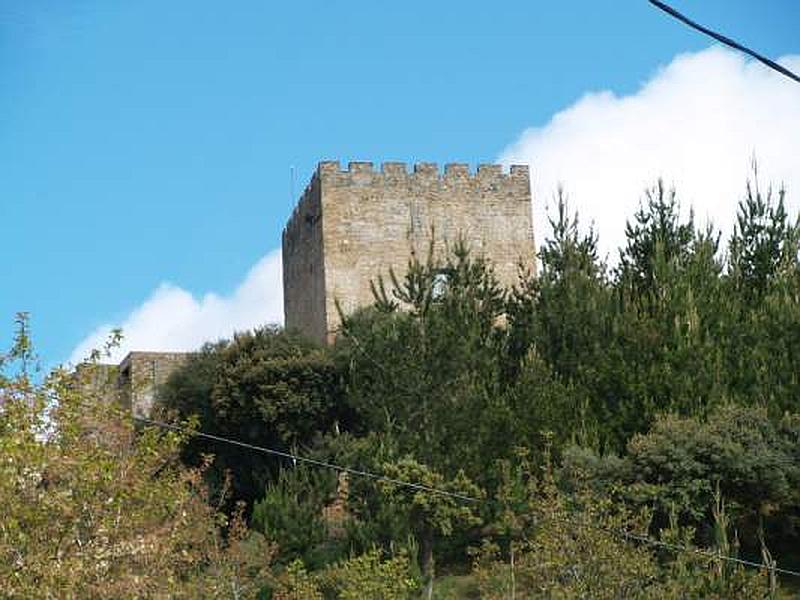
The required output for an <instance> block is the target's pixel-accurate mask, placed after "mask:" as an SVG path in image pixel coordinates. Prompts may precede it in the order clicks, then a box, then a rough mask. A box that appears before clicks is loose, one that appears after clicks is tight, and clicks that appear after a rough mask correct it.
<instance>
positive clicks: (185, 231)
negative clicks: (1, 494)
mask: <svg viewBox="0 0 800 600" xmlns="http://www.w3.org/2000/svg"><path fill="white" fill-rule="evenodd" d="M673 4H674V6H676V8H678V9H680V10H683V11H685V12H687V13H688V14H690V15H691V16H693V17H694V18H696V19H697V20H699V21H701V22H703V23H706V24H709V25H713V26H714V27H715V28H717V29H719V30H721V31H724V32H725V33H727V34H728V35H731V36H732V37H735V38H737V39H740V40H742V41H744V42H746V43H748V44H750V45H751V46H753V47H756V48H758V49H759V50H760V51H762V52H763V53H765V54H767V55H769V56H771V57H781V56H786V55H797V54H800V36H798V35H797V31H798V29H800V4H799V3H797V2H795V1H793V0H786V1H779V0H773V1H771V2H752V1H749V0H738V1H731V0H727V1H722V0H719V1H717V0H705V1H703V2H690V1H688V0H682V1H678V0H675V1H674V3H673ZM708 46H710V43H709V40H707V39H706V38H704V37H702V36H701V35H700V34H697V33H695V32H692V31H690V30H688V29H687V28H686V27H684V26H682V25H680V24H678V23H677V22H675V21H674V20H672V19H670V18H668V17H667V16H666V15H664V14H663V13H661V12H659V11H657V10H656V9H654V8H653V7H651V6H650V5H649V4H648V3H647V2H646V1H645V0H618V1H617V0H615V1H610V0H609V1H603V2H591V1H588V0H581V1H568V0H562V1H561V2H539V1H531V0H526V1H524V2H523V1H520V2H516V1H511V2H506V3H502V4H501V3H495V4H491V3H486V2H480V3H479V2H465V1H460V2H436V3H432V2H392V3H382V2H375V1H373V2H356V1H350V2H338V1H327V2H292V3H288V2H280V3H278V2H266V1H264V0H262V1H254V0H249V1H248V0H241V1H239V2H235V3H221V2H206V1H198V0H192V1H191V2H189V1H182V0H172V1H170V2H163V1H158V2H156V1H150V0H140V1H138V2H121V1H111V0H103V1H99V0H97V1H89V0H72V1H70V2H62V1H56V0H19V1H15V0H4V1H3V2H2V3H1V4H0V73H1V74H2V79H0V81H1V82H2V83H1V84H0V86H1V87H0V181H2V195H0V323H4V324H3V325H0V342H2V341H6V340H8V339H9V338H10V335H11V330H12V320H13V315H14V313H15V312H16V311H20V310H24V311H29V312H30V313H31V315H32V322H33V326H34V332H35V338H36V341H37V345H38V347H39V351H40V354H41V355H42V357H43V358H44V360H45V362H47V363H53V362H55V361H61V360H65V359H67V358H68V357H69V356H70V354H71V353H72V352H73V349H74V348H75V347H76V345H77V344H79V343H80V342H81V340H84V339H85V338H86V336H87V335H89V334H90V333H91V332H93V331H96V330H97V328H99V327H102V326H104V325H106V324H119V323H123V322H125V320H126V319H127V318H128V317H129V316H130V315H131V313H132V311H136V310H137V308H139V307H141V305H142V304H143V303H146V301H147V300H148V299H150V298H152V297H153V295H154V294H156V293H157V290H159V289H161V290H162V291H163V290H164V288H163V287H162V288H159V286H161V285H162V284H164V283H165V282H169V284H170V285H172V286H173V288H174V289H177V288H179V289H180V290H182V291H183V292H186V294H189V295H192V296H193V297H196V298H202V297H203V296H204V295H205V294H209V293H213V294H215V296H214V297H217V296H218V297H225V296H226V295H230V294H232V293H234V292H235V290H237V289H238V288H240V287H241V286H242V280H243V278H245V277H246V275H247V273H248V272H249V271H251V269H253V265H257V264H258V261H259V260H260V259H261V258H262V257H263V256H265V255H267V254H268V253H269V252H270V251H272V250H274V249H276V248H277V247H278V246H279V245H280V232H281V229H282V227H283V224H284V222H285V220H286V217H287V215H288V214H289V211H290V210H291V207H292V205H293V202H294V199H293V198H292V179H291V175H290V173H291V169H292V167H294V172H295V177H294V179H295V183H294V192H295V195H296V194H297V192H299V191H300V190H302V188H303V186H304V185H305V182H306V180H307V179H308V177H309V176H310V174H311V172H312V171H313V169H314V166H315V164H316V162H317V161H319V160H322V159H329V158H333V159H336V158H339V159H341V160H342V161H343V162H347V161H348V160H358V159H364V160H372V161H375V162H376V163H377V162H380V161H382V160H403V161H407V162H413V161H417V160H428V161H436V162H440V163H444V162H452V161H464V162H469V163H472V164H473V165H474V164H475V163H477V162H490V161H493V160H496V159H497V158H498V157H501V156H505V157H515V156H516V155H515V152H517V153H519V152H520V151H521V150H520V147H519V145H518V146H517V147H516V150H514V149H513V148H512V147H513V145H514V144H515V142H519V141H520V140H521V139H522V138H521V136H523V132H525V131H526V130H527V129H528V128H540V129H541V128H546V126H547V125H548V124H550V123H551V120H552V119H553V116H554V115H556V114H559V113H562V112H563V111H565V110H568V109H569V108H570V107H574V106H575V104H576V102H579V101H580V99H581V98H583V97H584V96H585V95H586V94H587V93H590V92H599V91H602V90H606V91H608V92H610V94H611V95H612V97H613V98H621V97H622V98H624V97H626V96H629V95H636V94H637V93H638V90H641V88H642V86H643V85H645V84H646V82H648V81H649V80H651V79H652V78H653V77H654V76H655V75H656V74H658V73H659V71H658V69H659V68H662V67H664V66H666V65H669V64H670V63H671V61H673V59H674V58H675V57H676V56H677V55H679V54H681V53H698V52H701V51H703V50H704V49H705V48H707V47H708ZM731 64H732V63H731ZM737 64H738V63H737ZM732 68H741V69H744V68H745V67H744V66H742V65H740V66H739V67H736V66H735V65H734V67H732ZM742 72H744V71H742ZM748 81H749V80H748ZM770 82H772V83H770V85H773V86H779V85H780V86H783V87H780V88H775V89H779V91H780V93H784V90H788V85H792V84H791V82H789V83H787V84H784V83H775V82H774V81H773V80H770ZM698 85H701V84H700V83H698ZM793 85H795V86H796V84H793ZM796 87H800V86H796ZM785 93H786V94H792V93H794V92H793V91H787V92H785ZM773 95H775V94H770V96H773ZM787 97H788V96H787ZM790 98H791V99H793V98H794V96H791V97H790ZM776 110H778V109H776ZM773 112H775V111H773ZM792 118H793V119H794V118H795V117H794V116H793V117H792ZM794 122H795V121H794V120H793V121H792V123H794ZM539 133H541V131H540V132H539ZM534 135H539V134H537V133H536V131H534ZM538 139H539V138H537V140H538ZM537 143H539V142H537ZM789 143H791V142H789ZM796 143H797V142H796ZM537 148H539V147H538V146H537ZM790 150H791V151H794V149H793V148H790ZM537 156H538V155H537ZM543 164H550V163H546V162H545V163H543ZM532 168H533V169H534V171H535V169H536V165H533V166H532ZM745 176H746V173H741V174H737V177H741V178H744V177H745ZM742 181H743V179H742ZM565 183H566V185H567V187H569V184H570V182H569V181H567V182H565ZM637 185H638V183H637ZM799 191H800V190H799ZM601 233H602V231H601ZM173 288H170V289H173ZM212 299H213V298H212ZM176 306H177V308H175V310H177V311H180V310H181V308H180V306H181V305H180V303H178V304H177V305H176ZM143 339H144V338H143Z"/></svg>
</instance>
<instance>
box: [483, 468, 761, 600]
mask: <svg viewBox="0 0 800 600" xmlns="http://www.w3.org/2000/svg"><path fill="white" fill-rule="evenodd" d="M548 464H549V463H548V462H547V461H545V467H544V469H543V471H542V472H541V473H540V474H536V473H534V472H533V471H532V470H531V464H530V462H529V461H528V459H527V457H526V455H525V454H524V453H523V454H522V455H521V458H520V460H517V461H514V463H513V464H508V463H504V464H501V465H500V470H501V472H502V473H503V474H504V475H503V478H502V484H501V486H500V489H499V491H498V498H499V499H500V501H501V503H502V504H503V506H504V509H505V510H504V511H503V512H502V513H501V516H500V520H499V522H498V527H497V529H496V531H497V532H498V533H500V534H501V535H500V536H499V537H496V538H494V539H492V538H486V539H484V540H483V542H482V545H481V546H480V547H479V548H478V549H477V550H476V551H475V559H474V565H473V574H474V577H475V579H476V580H477V582H478V586H479V588H480V592H481V598H496V599H498V600H499V599H501V598H609V599H612V598H653V599H655V598H658V599H662V598H667V599H669V598H674V599H676V600H677V599H678V598H736V599H741V600H745V599H748V598H758V597H767V596H768V595H770V590H771V587H770V579H769V577H768V575H767V573H764V572H761V573H759V572H756V571H748V570H745V569H744V568H743V567H741V566H740V565H736V564H733V563H730V562H727V561H723V560H720V559H719V558H718V557H719V556H732V555H735V552H733V550H732V545H731V544H730V543H729V542H728V541H727V540H728V530H729V529H728V527H729V523H728V522H727V520H726V516H725V512H724V508H723V507H722V505H721V503H719V502H718V504H717V509H716V510H715V513H714V514H715V516H716V517H717V520H716V523H717V525H718V529H717V531H718V534H719V535H718V537H717V539H716V543H715V545H714V546H713V547H712V548H711V549H701V548H697V547H695V546H693V544H692V539H691V538H692V532H691V530H683V529H680V528H679V527H678V526H677V525H676V524H675V523H673V524H672V525H671V526H670V527H669V528H667V529H666V530H664V531H663V532H662V539H661V540H660V541H661V542H663V543H665V544H671V545H673V546H681V547H685V548H686V551H683V552H670V553H667V554H661V553H657V552H656V549H655V548H654V547H653V546H651V545H646V544H637V543H633V542H632V540H631V538H630V534H633V535H636V536H637V537H640V538H641V537H649V534H648V532H647V525H648V522H649V519H648V515H647V514H646V513H642V512H638V513H637V512H631V511H630V510H628V509H627V508H626V507H625V506H624V505H622V504H618V503H614V502H613V501H612V500H611V499H610V497H609V496H608V495H598V494H596V493H594V492H592V491H591V490H588V489H585V488H584V489H581V490H579V491H575V492H572V493H565V492H564V491H563V490H562V489H561V488H559V486H557V485H556V481H555V478H554V476H553V471H552V469H551V468H550V467H549V466H548Z"/></svg>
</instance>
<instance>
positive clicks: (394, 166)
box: [314, 160, 530, 181]
mask: <svg viewBox="0 0 800 600" xmlns="http://www.w3.org/2000/svg"><path fill="white" fill-rule="evenodd" d="M368 174H369V175H374V176H380V175H383V176H389V177H410V178H413V177H424V178H430V177H437V178H439V179H448V178H454V177H457V178H473V179H476V180H492V181H494V180H497V179H498V178H500V179H520V178H529V177H530V170H529V168H528V165H511V167H510V168H509V169H508V170H505V169H504V168H503V166H502V165H497V164H480V165H478V168H477V170H475V171H472V170H470V167H469V165H468V164H467V163H447V164H446V165H444V170H442V169H440V168H439V165H437V164H436V163H433V162H418V163H414V164H413V165H412V166H411V167H409V165H408V164H407V163H404V162H384V163H382V164H381V166H380V169H376V168H375V166H374V164H373V163H372V162H369V161H351V162H349V163H347V168H345V169H343V168H342V166H341V163H340V162H339V161H338V160H325V161H321V162H320V163H319V164H318V165H317V170H316V172H315V173H314V177H325V176H326V175H335V176H346V175H355V176H358V175H368Z"/></svg>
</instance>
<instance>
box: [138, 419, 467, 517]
mask: <svg viewBox="0 0 800 600" xmlns="http://www.w3.org/2000/svg"><path fill="white" fill-rule="evenodd" d="M133 419H134V421H138V422H140V423H144V424H146V425H153V426H155V427H160V428H162V429H169V430H171V431H177V432H179V433H185V434H187V435H190V436H193V437H199V438H203V439H207V440H213V441H215V442H222V443H224V444H231V445H233V446H239V447H240V448H247V449H248V450H255V451H256V452H263V453H264V454H270V455H272V456H280V457H281V458H288V459H291V460H293V461H295V462H299V463H306V464H309V465H314V466H317V467H323V468H325V469H331V470H333V471H339V472H340V473H349V474H350V475H356V476H358V477H366V478H367V479H372V480H374V481H382V482H384V483H391V484H393V485H397V486H400V487H406V488H411V489H415V490H419V491H421V492H428V493H430V494H438V495H439V496H449V497H451V498H456V499H458V500H463V501H465V502H480V499H479V498H473V497H472V496H467V495H465V494H459V493H456V492H448V491H447V490H441V489H439V488H435V487H432V486H429V485H425V484H422V483H414V482H412V481H403V480H401V479H395V478H394V477H387V476H386V475H379V474H377V473H370V472H369V471H364V470H362V469H353V468H351V467H344V466H342V465H336V464H333V463H330V462H326V461H324V460H317V459H316V458H308V457H307V456H300V455H298V454H293V453H291V452H284V451H283V450H275V449H274V448H266V447H264V446H256V445H255V444H248V443H247V442H240V441H239V440H233V439H230V438H224V437H221V436H218V435H213V434H211V433H203V432H202V431H195V430H193V429H189V428H188V427H181V426H179V425H173V424H171V423H164V422H162V421H154V420H153V419H146V418H144V417H133Z"/></svg>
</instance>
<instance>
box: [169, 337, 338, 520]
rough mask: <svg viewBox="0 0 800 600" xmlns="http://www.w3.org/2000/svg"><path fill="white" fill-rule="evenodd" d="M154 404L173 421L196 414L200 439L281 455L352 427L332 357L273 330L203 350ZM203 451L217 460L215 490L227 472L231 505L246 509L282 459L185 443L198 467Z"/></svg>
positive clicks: (190, 459) (223, 446) (195, 441)
mask: <svg viewBox="0 0 800 600" xmlns="http://www.w3.org/2000/svg"><path fill="white" fill-rule="evenodd" d="M160 403H161V406H162V407H163V408H164V409H166V410H167V411H169V412H171V413H173V414H174V415H176V416H177V417H179V418H189V417H191V416H194V415H196V416H197V417H198V427H199V429H201V430H202V431H204V432H206V433H210V434H214V435H220V436H224V437H230V438H234V439H237V440H239V441H243V442H251V443H253V444H257V445H260V446H267V447H271V448H275V449H278V450H284V451H291V450H293V449H297V448H301V449H302V448H307V447H309V446H310V445H312V443H313V441H314V439H315V438H316V437H318V436H321V435H325V434H330V433H332V432H334V431H336V430H337V428H339V427H342V428H346V427H348V426H350V424H351V421H352V416H351V412H350V411H348V410H347V408H346V405H345V402H344V401H343V397H342V385H341V377H340V370H339V367H338V366H337V365H336V363H335V362H334V360H333V357H332V356H331V355H330V353H329V352H328V351H327V350H326V349H324V348H320V347H317V346H315V345H314V344H312V343H310V342H308V341H306V340H304V339H302V338H299V337H297V336H295V335H293V334H290V333H286V332H283V331H279V330H277V329H274V328H263V329H257V330H255V331H253V332H247V333H239V334H236V335H235V336H234V338H233V340H230V341H222V342H218V343H217V344H213V345H207V346H205V347H204V348H203V349H202V350H201V351H200V352H199V353H198V354H197V355H195V356H193V357H191V358H190V360H189V361H188V363H187V364H186V365H185V366H184V367H183V368H181V369H179V370H178V371H176V372H175V373H173V375H172V376H171V377H170V379H169V381H168V382H167V383H166V385H165V386H164V388H163V389H162V390H161V391H160ZM206 453H208V454H213V455H214V457H215V460H214V463H213V465H212V467H211V469H210V472H209V478H210V480H211V481H212V482H216V488H217V489H219V488H220V485H221V482H222V481H224V479H225V473H227V472H230V473H231V475H232V478H231V484H232V492H233V500H234V501H235V500H243V501H245V502H247V503H248V505H251V504H252V502H254V501H255V500H256V499H258V498H259V497H260V496H261V495H262V494H263V492H264V489H265V486H266V485H267V484H268V483H269V482H270V481H272V480H273V479H274V478H275V477H276V476H277V474H278V472H279V470H280V468H281V467H282V466H283V463H282V462H281V461H280V459H276V458H274V457H269V456H266V455H263V454H259V453H255V452H253V451H251V450H248V449H244V448H237V447H234V446H230V445H227V444H219V443H215V442H211V441H208V440H202V439H193V440H191V441H190V442H189V443H188V444H187V447H186V451H185V454H184V457H185V459H186V460H187V462H188V463H189V464H198V463H199V462H200V461H201V460H202V456H203V455H204V454H206Z"/></svg>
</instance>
